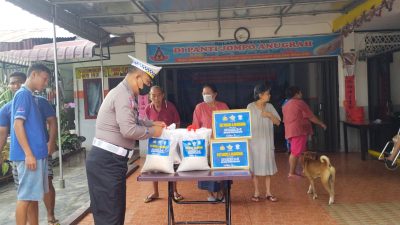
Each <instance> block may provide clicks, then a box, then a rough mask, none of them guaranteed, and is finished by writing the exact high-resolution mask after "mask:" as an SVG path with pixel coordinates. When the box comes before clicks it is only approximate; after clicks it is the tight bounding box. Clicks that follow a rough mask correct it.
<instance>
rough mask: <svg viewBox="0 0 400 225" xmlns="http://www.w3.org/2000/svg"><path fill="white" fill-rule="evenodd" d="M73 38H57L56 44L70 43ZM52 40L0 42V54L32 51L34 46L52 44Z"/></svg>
mask: <svg viewBox="0 0 400 225" xmlns="http://www.w3.org/2000/svg"><path fill="white" fill-rule="evenodd" d="M72 40H75V37H68V38H57V42H62V41H72ZM52 42H53V39H52V38H29V39H25V40H22V41H19V42H0V52H5V51H11V50H24V49H32V48H33V47H34V46H35V45H42V44H48V43H52Z"/></svg>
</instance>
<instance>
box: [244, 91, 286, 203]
mask: <svg viewBox="0 0 400 225" xmlns="http://www.w3.org/2000/svg"><path fill="white" fill-rule="evenodd" d="M270 90H271V88H270V86H269V85H265V84H259V85H257V86H255V87H254V99H255V101H254V102H252V103H250V104H249V105H247V109H249V110H250V113H251V134H252V138H251V140H250V142H249V144H250V159H251V172H252V175H253V184H254V194H253V197H252V198H251V200H252V201H255V202H258V201H260V190H259V188H258V183H259V179H260V177H265V196H266V199H267V200H269V201H271V202H276V201H278V199H277V198H276V197H275V196H274V195H273V194H272V192H271V176H272V175H274V174H275V173H276V172H277V171H278V170H277V168H276V163H275V153H274V150H275V146H274V125H277V126H279V124H280V122H281V118H280V117H279V114H278V112H277V111H276V110H275V108H274V106H273V105H272V104H270V103H268V102H269V100H270V98H271V93H270Z"/></svg>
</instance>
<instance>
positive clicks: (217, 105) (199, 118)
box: [192, 84, 229, 129]
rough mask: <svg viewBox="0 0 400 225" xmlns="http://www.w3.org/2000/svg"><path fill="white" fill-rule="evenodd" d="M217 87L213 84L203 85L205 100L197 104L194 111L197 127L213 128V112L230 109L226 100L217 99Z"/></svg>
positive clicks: (194, 121) (193, 123)
mask: <svg viewBox="0 0 400 225" xmlns="http://www.w3.org/2000/svg"><path fill="white" fill-rule="evenodd" d="M217 94H218V92H217V89H216V88H215V86H214V85H212V84H205V85H204V86H203V93H202V95H203V101H204V102H202V103H199V104H197V105H196V108H195V109H194V112H193V122H192V125H194V126H196V127H199V128H200V127H205V128H209V129H211V126H212V112H213V111H217V110H228V109H229V108H228V106H227V105H226V104H225V103H224V102H220V101H216V100H215V98H216V97H217Z"/></svg>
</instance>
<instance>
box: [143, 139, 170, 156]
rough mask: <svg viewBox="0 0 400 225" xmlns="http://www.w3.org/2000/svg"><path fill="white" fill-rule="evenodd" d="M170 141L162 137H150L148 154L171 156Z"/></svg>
mask: <svg viewBox="0 0 400 225" xmlns="http://www.w3.org/2000/svg"><path fill="white" fill-rule="evenodd" d="M169 151H170V141H169V140H167V139H161V138H150V139H149V144H148V145H147V155H159V156H169Z"/></svg>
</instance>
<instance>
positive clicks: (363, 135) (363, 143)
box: [360, 128, 368, 160]
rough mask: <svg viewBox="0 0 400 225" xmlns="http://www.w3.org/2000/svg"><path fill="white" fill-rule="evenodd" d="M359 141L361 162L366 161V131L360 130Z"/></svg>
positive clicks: (364, 129)
mask: <svg viewBox="0 0 400 225" xmlns="http://www.w3.org/2000/svg"><path fill="white" fill-rule="evenodd" d="M360 141H361V160H365V159H366V155H367V151H368V149H367V148H368V139H367V129H366V128H360Z"/></svg>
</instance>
